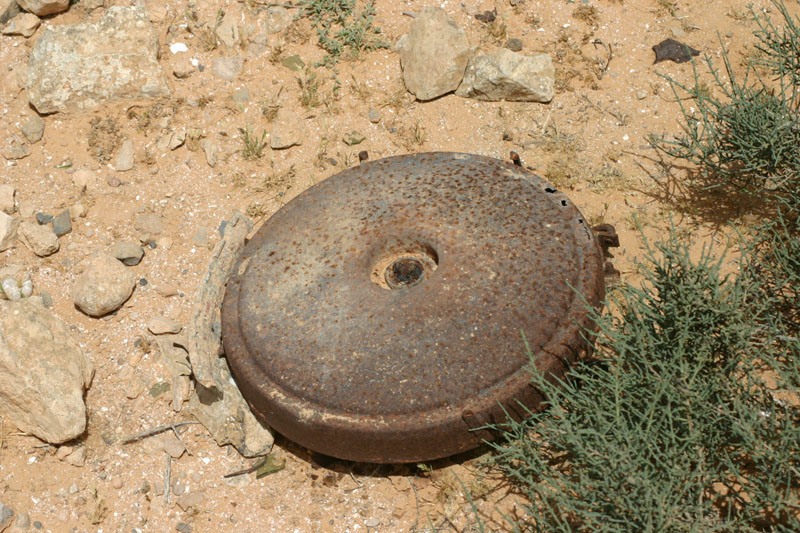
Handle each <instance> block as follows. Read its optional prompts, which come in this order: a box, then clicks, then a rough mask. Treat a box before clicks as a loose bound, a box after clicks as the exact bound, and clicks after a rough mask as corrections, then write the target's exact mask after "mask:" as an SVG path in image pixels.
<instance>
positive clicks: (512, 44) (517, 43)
mask: <svg viewBox="0 0 800 533" xmlns="http://www.w3.org/2000/svg"><path fill="white" fill-rule="evenodd" d="M506 48H508V49H509V50H511V51H512V52H519V51H520V50H522V41H521V40H520V39H517V38H516V37H513V38H511V39H509V40H508V42H506Z"/></svg>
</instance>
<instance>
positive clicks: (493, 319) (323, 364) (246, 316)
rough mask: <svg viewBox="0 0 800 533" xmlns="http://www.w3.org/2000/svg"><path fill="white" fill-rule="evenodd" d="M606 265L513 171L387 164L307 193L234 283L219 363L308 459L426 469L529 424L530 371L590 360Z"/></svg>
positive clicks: (578, 218) (251, 254)
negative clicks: (519, 420) (585, 354)
mask: <svg viewBox="0 0 800 533" xmlns="http://www.w3.org/2000/svg"><path fill="white" fill-rule="evenodd" d="M582 298H583V299H585V300H586V301H588V302H589V303H590V304H591V305H594V306H597V305H599V303H600V302H601V300H602V298H603V262H602V253H601V250H600V248H599V246H598V244H597V242H596V240H595V238H594V236H593V234H592V233H591V231H590V230H589V228H588V227H587V225H586V223H585V221H584V219H583V216H582V215H581V214H580V213H579V212H578V210H577V209H576V208H575V206H574V205H573V204H572V203H571V202H570V201H569V200H568V199H567V197H566V196H565V195H563V194H562V193H560V192H558V191H556V190H555V189H554V188H553V187H552V186H551V185H550V184H548V183H547V182H546V181H544V180H542V179H541V178H539V177H537V176H535V175H533V174H531V173H530V172H528V171H526V170H524V169H523V168H521V167H519V166H514V165H511V164H508V163H505V162H502V161H499V160H496V159H492V158H488V157H483V156H476V155H469V154H458V153H438V152H437V153H424V154H415V155H407V156H398V157H390V158H387V159H381V160H378V161H373V162H367V163H364V164H362V165H360V166H358V167H355V168H351V169H348V170H346V171H344V172H342V173H340V174H337V175H335V176H333V177H331V178H328V179H327V180H325V181H323V182H321V183H319V184H317V185H315V186H313V187H311V188H310V189H308V190H306V191H305V192H303V193H302V194H300V195H299V196H297V197H296V198H295V199H294V200H292V201H291V202H289V203H288V204H286V205H285V206H284V207H283V208H281V209H280V210H279V211H278V212H277V213H275V215H273V216H272V217H271V218H270V219H269V220H267V221H266V222H265V223H264V225H263V226H262V227H261V229H260V230H259V231H258V232H257V233H256V235H255V236H254V237H253V239H252V240H251V241H250V242H249V243H248V244H247V245H246V246H245V248H244V251H243V253H242V255H241V257H240V258H239V261H238V263H237V265H236V266H235V267H234V270H233V274H232V276H231V278H230V280H229V281H228V285H227V289H226V294H225V299H224V303H223V309H222V333H223V342H224V347H225V352H226V355H227V358H228V362H229V364H230V367H231V370H232V371H233V375H234V377H235V379H236V382H237V383H238V385H239V388H240V389H241V391H242V394H243V395H244V397H245V398H246V399H247V401H248V403H249V404H250V406H251V407H252V409H253V411H254V413H255V414H256V415H257V416H258V417H260V418H261V419H262V420H263V421H264V422H265V423H266V424H268V425H270V426H272V427H273V428H275V429H276V430H277V431H279V432H280V433H282V434H283V435H285V436H286V437H288V438H289V439H292V440H294V441H296V442H297V443H299V444H301V445H303V446H306V447H308V448H310V449H312V450H314V451H317V452H320V453H323V454H326V455H331V456H334V457H338V458H342V459H348V460H353V461H364V462H377V463H392V462H414V461H427V460H432V459H436V458H440V457H446V456H449V455H453V454H456V453H459V452H462V451H466V450H469V449H471V448H474V447H476V446H478V445H479V444H480V443H481V439H482V438H486V437H487V433H486V432H485V431H477V432H476V431H471V430H472V429H474V428H476V427H478V426H480V425H483V424H485V423H488V422H492V421H502V420H504V418H505V415H504V414H503V409H502V408H501V407H500V406H501V405H502V406H504V407H505V408H506V409H507V410H508V411H509V412H510V413H511V414H514V415H520V414H522V409H521V408H520V407H519V404H518V403H517V402H518V401H519V402H521V403H522V404H524V405H526V406H527V407H528V408H530V409H534V410H535V409H537V407H538V404H539V402H540V401H541V397H540V396H539V395H538V394H537V392H536V391H535V390H534V389H533V388H532V387H531V386H530V385H529V381H530V374H529V372H528V370H527V369H526V366H527V364H528V362H529V357H528V355H527V353H526V350H525V344H524V341H523V335H524V338H525V339H527V342H528V345H529V346H530V349H531V352H532V353H533V360H534V362H535V366H536V368H537V369H538V370H539V371H542V372H546V373H552V374H554V375H557V376H560V375H563V373H564V371H565V370H566V368H567V365H569V363H570V362H572V361H574V360H575V359H576V358H577V357H578V356H579V354H580V353H581V352H582V351H583V350H584V349H585V348H586V346H585V343H584V341H583V340H582V336H581V330H582V328H591V327H592V324H591V321H590V319H589V316H588V313H587V311H586V309H585V306H584V302H583V300H582Z"/></svg>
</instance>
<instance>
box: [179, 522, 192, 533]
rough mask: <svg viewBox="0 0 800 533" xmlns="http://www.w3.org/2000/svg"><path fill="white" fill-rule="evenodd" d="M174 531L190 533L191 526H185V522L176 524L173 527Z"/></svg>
mask: <svg viewBox="0 0 800 533" xmlns="http://www.w3.org/2000/svg"><path fill="white" fill-rule="evenodd" d="M175 529H176V530H177V531H180V532H181V533H192V526H190V525H189V524H187V523H185V522H178V523H177V524H176V525H175Z"/></svg>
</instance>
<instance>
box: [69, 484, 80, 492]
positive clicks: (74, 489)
mask: <svg viewBox="0 0 800 533" xmlns="http://www.w3.org/2000/svg"><path fill="white" fill-rule="evenodd" d="M69 493H70V494H77V493H78V484H77V483H73V484H72V485H70V486H69Z"/></svg>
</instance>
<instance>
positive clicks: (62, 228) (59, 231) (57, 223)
mask: <svg viewBox="0 0 800 533" xmlns="http://www.w3.org/2000/svg"><path fill="white" fill-rule="evenodd" d="M70 231H72V219H70V217H69V209H64V210H63V211H62V212H60V213H59V214H58V215H56V216H55V217H54V218H53V233H55V234H56V237H61V236H62V235H66V234H67V233H69V232H70Z"/></svg>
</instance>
